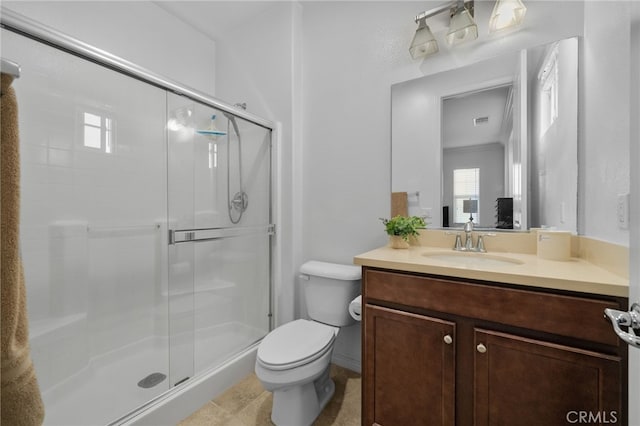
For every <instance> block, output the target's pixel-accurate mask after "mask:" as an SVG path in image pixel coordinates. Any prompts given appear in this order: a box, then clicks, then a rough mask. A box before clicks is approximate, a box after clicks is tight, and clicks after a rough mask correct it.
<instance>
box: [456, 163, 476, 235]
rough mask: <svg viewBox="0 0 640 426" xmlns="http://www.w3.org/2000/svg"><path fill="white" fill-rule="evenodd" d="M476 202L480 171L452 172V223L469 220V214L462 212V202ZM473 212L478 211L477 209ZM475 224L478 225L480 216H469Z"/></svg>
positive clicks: (457, 170) (459, 170)
mask: <svg viewBox="0 0 640 426" xmlns="http://www.w3.org/2000/svg"><path fill="white" fill-rule="evenodd" d="M466 200H477V201H478V204H479V203H480V201H479V200H480V169H479V168H472V169H454V170H453V222H454V224H461V223H465V222H467V221H468V220H469V217H470V216H469V213H466V212H465V211H464V201H466ZM475 210H478V209H477V208H476V209H475ZM471 216H473V221H474V222H475V223H480V214H479V213H478V212H475V213H473V214H471Z"/></svg>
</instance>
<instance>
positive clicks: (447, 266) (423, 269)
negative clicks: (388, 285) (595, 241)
mask: <svg viewBox="0 0 640 426" xmlns="http://www.w3.org/2000/svg"><path fill="white" fill-rule="evenodd" d="M438 254H443V255H446V254H453V255H456V254H459V252H455V251H453V250H451V249H445V248H443V247H428V246H411V247H410V248H408V249H393V248H390V247H381V248H378V249H375V250H372V251H369V252H367V253H363V254H361V255H358V256H356V257H355V258H354V263H355V264H356V265H361V266H370V267H376V268H383V269H393V270H397V271H405V272H418V273H424V274H432V275H440V276H447V277H457V278H468V279H474V280H483V281H493V282H500V283H508V284H516V285H523V286H532V287H540V288H549V289H556V290H568V291H576V292H581V293H592V294H601V295H608V296H622V297H628V296H629V280H628V278H626V277H624V276H622V275H618V274H615V273H613V272H610V271H609V270H607V269H604V268H602V267H600V266H596V265H595V264H594V263H590V262H588V261H587V260H584V259H582V258H571V259H570V260H568V261H554V260H546V259H542V258H539V257H538V256H536V255H535V254H529V253H505V252H496V253H491V252H490V253H486V254H483V253H474V254H473V255H472V256H484V257H486V258H489V259H491V258H498V259H499V260H503V261H507V260H510V261H513V262H518V263H513V264H510V263H505V264H490V263H492V262H488V264H481V263H480V262H474V261H472V262H465V261H464V259H462V260H461V261H460V262H458V261H448V260H440V259H437V258H434V257H429V255H438Z"/></svg>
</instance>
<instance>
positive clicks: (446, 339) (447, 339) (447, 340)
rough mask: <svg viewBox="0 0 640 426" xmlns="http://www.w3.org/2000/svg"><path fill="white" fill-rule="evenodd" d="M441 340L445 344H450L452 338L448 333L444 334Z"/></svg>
mask: <svg viewBox="0 0 640 426" xmlns="http://www.w3.org/2000/svg"><path fill="white" fill-rule="evenodd" d="M443 340H444V342H445V343H446V344H447V345H450V344H451V343H453V338H452V337H451V336H450V335H448V334H447V335H446V336H444V339H443Z"/></svg>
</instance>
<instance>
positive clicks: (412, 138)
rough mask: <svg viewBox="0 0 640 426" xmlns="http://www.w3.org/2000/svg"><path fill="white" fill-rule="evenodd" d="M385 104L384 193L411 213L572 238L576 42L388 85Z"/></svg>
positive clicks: (441, 221)
mask: <svg viewBox="0 0 640 426" xmlns="http://www.w3.org/2000/svg"><path fill="white" fill-rule="evenodd" d="M391 103H392V105H391V110H392V156H391V157H392V160H391V162H392V164H391V180H392V182H391V190H392V192H398V193H405V192H406V193H407V197H408V199H407V201H408V213H409V214H412V215H420V216H427V217H428V219H427V220H428V222H430V224H431V226H430V227H431V228H438V227H441V226H444V227H446V226H451V227H457V226H462V224H463V223H464V222H466V221H468V220H469V218H470V217H473V220H474V223H475V225H476V226H477V227H480V228H494V229H509V230H511V229H513V230H523V231H524V230H528V229H530V228H533V227H553V228H556V229H562V230H568V231H572V232H574V233H575V232H576V229H577V206H578V200H577V194H578V40H577V38H570V39H565V40H559V41H557V42H554V43H550V44H547V45H543V46H538V47H535V48H530V49H526V50H522V51H519V52H514V53H513V54H505V55H502V56H499V57H496V58H492V59H489V60H485V61H482V62H478V63H475V64H471V65H467V66H464V67H460V68H457V69H453V70H449V71H446V72H442V73H437V74H432V75H428V76H425V77H421V78H418V79H415V80H410V81H406V82H402V83H398V84H395V85H393V86H392V87H391ZM401 195H402V194H401ZM469 200H471V201H469ZM469 210H471V211H469Z"/></svg>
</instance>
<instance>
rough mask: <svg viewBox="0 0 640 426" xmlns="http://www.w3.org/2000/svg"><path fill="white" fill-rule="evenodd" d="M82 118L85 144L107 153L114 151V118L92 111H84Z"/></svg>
mask: <svg viewBox="0 0 640 426" xmlns="http://www.w3.org/2000/svg"><path fill="white" fill-rule="evenodd" d="M82 118H83V120H82V123H83V138H82V140H83V145H84V146H85V147H87V148H93V149H99V150H101V151H103V152H105V153H107V154H110V153H112V152H113V151H114V143H113V142H114V141H113V120H112V119H111V118H110V117H107V116H105V115H100V114H94V113H91V112H84V113H83V115H82Z"/></svg>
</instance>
